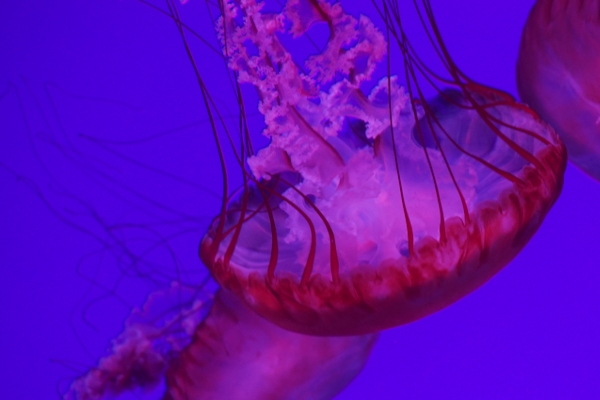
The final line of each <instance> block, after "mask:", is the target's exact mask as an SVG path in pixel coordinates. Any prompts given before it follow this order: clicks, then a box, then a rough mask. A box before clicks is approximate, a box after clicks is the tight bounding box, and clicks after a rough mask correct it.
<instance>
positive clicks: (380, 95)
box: [200, 0, 565, 335]
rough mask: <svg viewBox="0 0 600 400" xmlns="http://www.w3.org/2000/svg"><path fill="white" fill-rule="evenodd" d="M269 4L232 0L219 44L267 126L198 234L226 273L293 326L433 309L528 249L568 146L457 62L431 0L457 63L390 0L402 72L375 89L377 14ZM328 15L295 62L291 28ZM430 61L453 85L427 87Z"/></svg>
mask: <svg viewBox="0 0 600 400" xmlns="http://www.w3.org/2000/svg"><path fill="white" fill-rule="evenodd" d="M261 7H262V4H261V3H258V2H255V1H245V2H241V3H240V4H238V3H234V2H229V1H226V2H223V6H222V11H223V15H222V19H221V22H220V24H221V25H220V28H219V29H220V37H221V40H222V44H223V49H224V54H225V55H226V56H227V57H228V62H229V68H230V69H232V70H233V71H235V73H236V76H237V78H238V81H239V82H240V83H242V84H245V83H249V84H251V85H253V86H254V87H255V88H256V90H257V92H258V94H259V98H260V104H259V110H260V112H261V113H262V114H263V115H264V118H265V124H266V128H265V131H264V134H265V135H266V136H267V137H268V138H269V139H270V144H269V145H268V146H267V147H266V148H263V149H261V150H260V151H258V152H257V153H250V152H248V153H247V154H249V155H250V156H249V158H248V160H247V164H246V163H245V162H244V161H241V162H240V164H239V165H240V167H241V171H242V176H243V179H244V183H243V186H242V187H241V188H240V189H239V190H238V191H236V193H234V194H233V195H231V196H230V197H229V199H228V201H227V202H226V203H224V205H223V207H222V211H221V213H220V214H219V215H218V216H217V217H216V218H215V220H214V222H213V224H212V226H211V228H210V229H209V231H208V232H207V234H206V236H205V237H204V239H203V240H202V243H201V246H200V255H201V258H202V260H203V262H204V263H205V264H206V265H207V266H208V268H209V269H210V270H211V273H212V275H213V277H214V278H215V279H216V280H217V281H218V282H219V284H220V285H222V286H223V287H224V288H225V289H227V290H230V291H232V292H233V293H235V294H236V295H237V296H238V297H239V298H241V299H242V300H243V301H244V302H245V304H246V305H247V306H249V307H250V308H251V309H253V310H255V311H256V312H257V313H258V314H260V315H262V316H263V317H265V318H266V319H268V320H269V321H271V322H273V323H275V324H277V325H279V326H281V327H283V328H285V329H287V330H291V331H295V332H300V333H305V334H311V335H357V334H365V333H369V332H377V331H380V330H383V329H386V328H390V327H394V326H398V325H401V324H406V323H409V322H411V321H415V320H417V319H419V318H422V317H424V316H426V315H429V314H431V313H433V312H436V311H438V310H440V309H442V308H444V307H446V306H448V305H450V304H452V303H453V302H455V301H457V300H458V299H460V298H461V297H463V296H465V295H466V294H468V293H470V292H472V291H473V290H475V289H477V288H478V287H479V286H481V285H482V284H484V283H485V282H486V281H487V280H489V279H490V278H491V277H492V276H493V275H494V274H496V273H497V272H498V271H499V270H500V269H501V268H502V267H504V266H505V265H506V264H507V263H508V262H509V261H510V260H511V259H512V258H513V257H515V256H516V255H517V253H518V252H519V251H520V250H521V249H522V248H523V246H524V245H525V244H526V243H527V241H528V240H529V239H530V238H531V237H532V235H533V234H534V233H535V231H536V230H537V228H538V227H539V226H540V224H541V222H542V220H543V218H544V216H545V215H546V213H547V212H548V210H549V209H550V207H551V206H552V204H553V203H554V201H555V200H556V198H557V196H558V195H559V193H560V190H561V187H562V176H563V173H564V168H565V151H564V147H563V146H562V144H561V142H560V140H559V139H558V138H557V136H556V135H555V133H554V132H553V131H552V129H551V128H549V127H548V126H547V125H546V124H545V123H543V122H542V121H541V120H540V119H539V118H538V117H537V115H536V114H535V113H533V112H532V111H531V110H529V109H528V108H527V107H525V106H523V105H519V104H518V103H516V102H515V100H514V99H513V98H512V97H510V96H509V95H507V94H505V93H502V92H500V91H497V90H494V89H491V88H487V87H485V86H482V85H478V84H476V83H474V82H472V81H470V80H469V79H468V78H466V77H465V76H464V75H463V74H461V73H460V71H459V70H458V69H457V68H456V66H455V65H454V64H453V62H452V59H451V58H450V57H449V55H448V53H447V50H446V48H445V47H444V45H443V42H442V40H441V37H440V36H439V31H438V30H437V27H436V25H435V22H434V20H433V15H432V13H431V8H430V5H429V2H428V1H424V2H422V5H421V8H418V10H420V12H421V14H420V15H421V16H423V18H424V19H423V21H426V22H427V23H428V24H429V25H427V24H425V26H426V29H428V33H429V34H431V37H432V38H433V39H434V40H433V41H432V43H434V46H435V50H436V52H437V54H439V56H440V57H441V59H442V62H443V65H445V67H446V68H447V72H448V74H449V75H450V78H446V79H443V78H440V77H439V76H438V75H436V74H435V73H434V72H432V71H431V70H430V69H428V68H427V66H425V65H424V64H422V63H421V60H420V59H419V57H418V55H417V54H416V52H415V50H414V49H413V48H412V47H411V45H410V43H409V42H408V41H407V39H406V35H405V32H404V30H403V26H402V23H401V20H400V17H399V16H400V13H399V12H397V11H396V10H397V4H395V3H394V2H387V1H386V2H383V4H382V5H381V6H380V7H379V9H378V10H379V11H380V15H381V16H382V17H383V19H384V22H385V25H386V29H387V34H388V38H391V39H392V40H394V41H395V42H396V43H397V44H398V47H399V48H400V50H401V53H402V57H403V59H404V67H405V70H404V72H405V77H406V78H407V82H406V86H405V87H402V86H400V84H399V79H398V78H397V77H393V76H391V75H390V74H389V71H388V74H387V76H386V77H384V78H383V79H381V80H380V81H379V82H378V83H376V84H375V85H374V87H373V88H372V89H371V90H370V92H368V93H365V92H363V89H362V87H363V83H365V82H368V81H369V80H370V79H371V75H372V74H373V72H374V71H375V69H376V67H377V65H378V63H380V62H382V60H383V59H384V57H385V56H386V53H387V52H388V42H386V40H385V39H384V36H383V34H382V33H381V32H380V31H379V30H378V29H377V28H376V27H375V26H374V25H373V23H372V22H371V21H370V20H369V19H368V18H367V17H365V16H361V17H360V18H358V19H356V18H354V17H352V16H350V15H348V14H346V13H345V12H344V11H343V9H342V6H341V5H340V4H330V3H328V2H326V1H320V0H319V1H317V0H313V1H306V2H304V1H298V0H289V1H288V2H287V4H286V6H285V8H284V9H283V12H281V13H278V14H270V13H266V12H262V11H261ZM319 23H322V24H326V25H327V27H328V29H329V35H328V39H327V44H326V45H325V46H324V48H323V49H322V50H319V51H317V52H316V54H314V55H312V56H310V57H308V58H307V59H306V60H305V62H304V63H303V65H301V64H300V63H298V62H296V61H295V60H294V58H293V56H292V55H291V53H290V51H289V49H288V48H286V47H285V46H284V44H283V41H282V40H281V39H280V37H281V35H283V34H285V33H288V34H291V35H292V36H293V37H299V36H301V35H304V34H306V31H307V30H308V29H309V28H310V27H312V26H313V25H315V24H319ZM249 44H250V45H251V46H252V50H249ZM418 74H422V76H423V77H424V78H423V79H424V80H426V81H429V82H432V83H433V82H436V80H437V82H442V83H445V84H446V85H448V86H450V88H448V89H444V90H442V89H437V84H436V83H433V87H434V88H436V89H437V92H438V94H437V96H435V97H434V98H433V99H432V100H429V101H426V100H425V99H424V96H423V91H422V87H421V84H422V82H423V79H417V75H418ZM244 140H245V138H241V142H242V143H243V145H242V146H241V147H242V149H246V148H250V147H251V146H250V145H249V144H248V143H247V142H245V141H244ZM239 154H243V151H242V150H240V152H239Z"/></svg>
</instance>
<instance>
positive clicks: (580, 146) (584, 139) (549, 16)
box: [517, 0, 600, 180]
mask: <svg viewBox="0 0 600 400" xmlns="http://www.w3.org/2000/svg"><path fill="white" fill-rule="evenodd" d="M599 15H600V2H599V1H597V0H587V1H586V0H560V1H559V0H538V1H537V2H536V3H535V5H534V7H533V9H532V10H531V13H530V14H529V18H528V20H527V23H526V25H525V28H524V30H523V36H522V38H521V48H520V51H519V59H518V63H517V79H518V89H519V94H520V96H521V99H522V100H523V101H524V102H525V103H527V104H528V105H529V106H530V107H531V108H532V109H534V110H535V111H536V112H537V113H539V115H540V116H541V117H542V118H543V119H544V120H545V121H546V122H547V123H549V124H550V125H551V126H552V127H554V129H555V130H556V132H557V133H558V134H559V136H560V137H561V139H562V141H563V142H564V144H565V146H566V147H567V150H568V155H569V159H570V160H571V161H572V162H573V163H574V164H575V165H577V166H578V167H579V168H581V169H582V170H583V171H584V172H586V173H587V174H589V176H591V177H592V178H594V179H596V180H600V74H599V73H598V71H599V70H600V58H599V56H598V54H599V49H600V39H599V38H600V26H599V23H598V16H599Z"/></svg>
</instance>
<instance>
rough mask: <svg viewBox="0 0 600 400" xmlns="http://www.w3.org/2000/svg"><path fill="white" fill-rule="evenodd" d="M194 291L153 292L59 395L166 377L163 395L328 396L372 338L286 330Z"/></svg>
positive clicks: (82, 396)
mask: <svg viewBox="0 0 600 400" xmlns="http://www.w3.org/2000/svg"><path fill="white" fill-rule="evenodd" d="M200 293H202V291H200V292H199V291H198V290H190V289H189V288H188V289H187V290H184V288H181V287H180V285H177V284H174V285H172V286H171V287H170V288H168V289H166V290H163V291H159V292H155V293H153V294H152V295H151V296H150V298H149V300H148V302H147V303H146V304H145V306H144V307H143V309H142V310H134V312H133V313H132V315H131V317H130V318H129V319H128V321H127V323H126V328H125V330H124V332H123V333H122V334H121V335H120V336H119V337H117V338H116V339H115V340H114V341H113V347H112V349H111V352H110V354H108V355H107V356H106V357H104V358H102V359H101V360H100V361H99V363H98V365H97V366H96V367H95V368H92V369H91V370H90V371H88V372H87V373H86V374H84V375H83V376H82V377H80V378H79V379H77V380H76V381H75V382H74V383H73V385H72V386H71V389H70V391H69V393H68V394H67V396H66V398H68V399H74V400H75V399H77V400H100V399H107V398H114V397H116V396H118V395H120V394H122V393H124V392H126V391H131V390H139V389H141V390H142V391H150V390H153V389H154V388H155V387H156V386H157V385H158V384H159V383H160V382H161V381H162V380H163V378H164V377H165V376H166V392H165V394H164V397H163V399H165V400H219V399H231V400H246V399H261V400H262V399H264V400H279V399H281V400H284V399H285V400H292V399H298V400H304V399H311V400H313V399H314V400H328V399H331V398H333V397H334V396H335V395H336V394H337V393H338V392H340V391H341V390H342V389H343V388H345V387H346V386H347V385H348V384H349V383H350V382H351V381H352V379H354V377H355V376H356V375H358V373H359V372H360V371H361V370H362V369H363V367H364V365H365V363H366V361H367V359H368V357H369V354H370V352H371V349H372V347H373V345H374V344H375V341H376V339H377V334H369V335H362V336H348V337H318V336H308V335H302V334H298V333H294V332H290V331H286V330H284V329H282V328H280V327H278V326H276V325H274V324H272V323H270V322H269V321H267V320H265V319H263V318H262V317H260V316H258V315H257V314H256V313H255V312H254V311H252V310H250V309H249V308H248V307H246V306H245V305H244V304H243V302H242V301H240V300H239V299H238V298H237V297H236V296H235V295H233V294H232V293H230V292H228V291H227V290H223V289H218V290H217V293H216V294H215V295H214V298H213V296H212V295H209V294H208V293H205V294H203V295H200ZM185 298H189V299H190V300H191V301H189V302H188V301H184V299H185ZM182 301H184V304H189V306H188V307H183V308H182V307H181V304H180V303H181V302H182ZM165 310H170V312H165Z"/></svg>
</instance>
